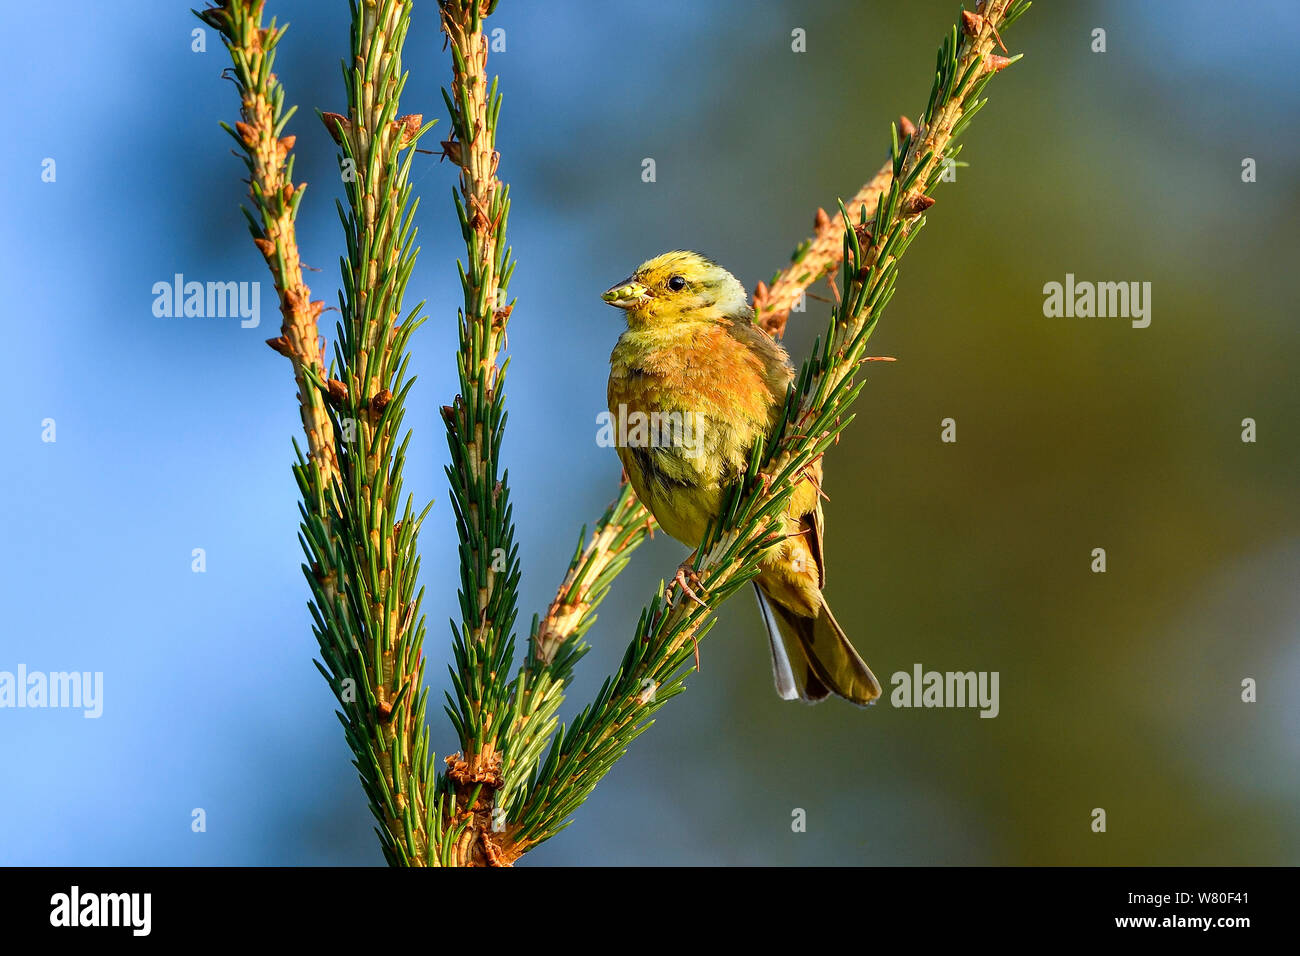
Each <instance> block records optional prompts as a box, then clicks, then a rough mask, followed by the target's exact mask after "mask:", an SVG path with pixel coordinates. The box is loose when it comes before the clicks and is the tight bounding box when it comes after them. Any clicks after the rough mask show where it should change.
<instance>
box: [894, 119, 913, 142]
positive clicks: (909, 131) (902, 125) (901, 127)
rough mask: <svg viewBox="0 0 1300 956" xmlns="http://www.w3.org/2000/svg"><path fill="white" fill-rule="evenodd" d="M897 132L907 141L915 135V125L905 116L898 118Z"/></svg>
mask: <svg viewBox="0 0 1300 956" xmlns="http://www.w3.org/2000/svg"><path fill="white" fill-rule="evenodd" d="M898 131H899V132H900V133H902V134H903V135H904V136H906V137H907V138H908V139H911V138H912V137H913V136H915V135H916V124H915V123H913V122H912V121H911V120H910V119H908V118H907V117H906V116H900V117H899V118H898Z"/></svg>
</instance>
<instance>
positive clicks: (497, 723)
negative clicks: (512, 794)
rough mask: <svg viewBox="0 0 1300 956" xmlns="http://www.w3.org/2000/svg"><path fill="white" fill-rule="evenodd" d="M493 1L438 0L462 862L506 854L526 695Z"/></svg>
mask: <svg viewBox="0 0 1300 956" xmlns="http://www.w3.org/2000/svg"><path fill="white" fill-rule="evenodd" d="M495 6H496V3H495V0H439V10H440V15H441V25H442V31H443V33H444V34H445V35H446V37H447V43H448V46H449V47H450V49H451V55H452V78H451V88H450V90H447V89H444V90H443V99H444V100H445V102H446V105H447V110H448V112H449V114H450V116H451V127H452V133H451V136H450V137H449V138H448V139H447V140H446V141H444V142H443V144H442V145H443V153H444V155H445V156H447V157H448V158H449V159H451V160H452V162H454V163H455V164H456V165H458V166H459V167H460V177H459V191H458V192H453V201H454V203H455V207H456V215H457V218H458V220H459V222H460V228H461V235H462V237H463V239H464V241H465V251H466V258H465V262H464V263H463V264H460V281H461V287H462V290H463V292H464V304H463V306H462V308H461V309H460V313H459V317H458V327H459V344H460V348H459V352H458V355H457V371H458V373H459V378H460V392H459V394H458V395H457V396H456V398H455V400H454V401H453V403H452V404H451V405H449V406H445V407H444V408H443V410H442V415H443V420H444V422H445V423H446V426H447V442H448V446H449V448H450V450H451V465H450V466H449V467H448V468H447V478H448V481H449V483H450V485H451V492H452V497H451V500H452V506H453V508H454V509H455V512H456V530H457V534H458V536H459V540H460V577H461V581H460V604H461V623H460V625H459V627H457V626H455V625H453V650H454V654H455V658H456V667H455V669H454V671H453V673H452V681H453V684H454V685H455V691H456V693H455V696H454V697H453V696H451V695H448V706H447V708H446V710H447V713H448V715H449V716H450V717H451V720H452V723H453V724H454V725H455V727H456V732H457V734H458V736H459V738H460V746H461V753H460V754H457V755H454V756H453V757H449V758H448V760H447V764H448V768H447V778H448V781H449V790H450V791H451V792H452V793H453V795H454V800H455V812H456V814H457V815H458V819H459V820H460V821H461V825H462V827H463V832H462V833H461V835H460V837H459V838H458V839H457V841H456V842H455V849H454V850H453V856H454V857H455V858H456V860H457V861H458V862H462V863H479V862H487V863H494V862H500V861H499V860H498V857H497V854H496V852H495V848H494V844H493V841H492V836H491V835H490V834H491V833H492V826H491V823H492V820H491V811H492V809H493V807H494V806H495V802H496V791H498V790H500V789H501V788H502V787H503V786H504V782H505V778H504V775H503V768H504V767H505V766H506V765H507V764H508V762H509V755H507V754H506V753H505V752H504V751H505V749H506V747H507V741H506V739H505V737H506V734H507V732H508V731H509V730H510V729H511V728H512V726H514V725H515V723H516V720H517V719H518V718H516V717H514V716H512V715H513V713H514V709H515V708H516V707H517V706H518V703H519V702H518V701H517V700H512V694H511V687H510V683H511V682H510V665H511V662H512V660H513V658H514V650H515V642H514V624H515V617H516V615H517V613H518V595H517V589H518V584H519V556H518V548H517V546H516V544H515V529H514V520H513V515H512V508H511V504H510V489H509V474H508V473H506V472H500V471H499V464H500V455H501V442H502V438H503V435H504V431H505V424H506V413H505V392H504V388H505V374H506V367H507V365H508V362H507V361H501V360H500V357H501V353H502V350H503V349H504V347H505V340H506V325H507V322H508V320H509V318H510V313H511V312H512V311H513V309H514V303H513V302H509V301H507V286H508V284H509V282H510V275H511V273H512V272H513V271H514V263H513V262H512V261H511V256H510V249H509V247H508V246H507V245H506V240H505V234H506V222H507V218H508V216H509V212H510V190H509V187H507V186H506V185H504V184H503V183H502V182H501V181H500V179H498V178H497V175H496V173H497V166H498V163H499V161H500V156H499V154H498V153H497V150H496V123H497V117H498V116H499V114H500V110H501V96H500V94H499V93H498V92H497V84H496V80H495V79H494V80H493V81H492V84H491V86H490V87H489V85H488V79H487V54H488V40H487V37H486V36H485V35H484V33H483V18H484V17H485V16H487V15H488V14H489V13H491V11H492V10H493V9H494V8H495ZM505 862H509V861H508V860H507V861H505Z"/></svg>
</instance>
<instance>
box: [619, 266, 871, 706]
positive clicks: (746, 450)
mask: <svg viewBox="0 0 1300 956" xmlns="http://www.w3.org/2000/svg"><path fill="white" fill-rule="evenodd" d="M603 298H604V299H605V301H606V302H608V303H610V304H611V305H615V306H617V307H619V308H622V309H624V310H625V311H626V312H627V320H628V328H627V331H626V332H624V333H623V334H622V336H621V337H620V338H619V340H618V344H617V345H616V346H615V347H614V352H613V354H612V355H611V356H610V375H609V408H610V413H611V415H612V416H613V418H614V420H615V421H616V422H619V423H621V424H623V425H629V426H631V427H627V428H625V429H621V430H620V431H619V434H620V435H623V436H626V437H627V440H626V441H619V442H616V447H617V450H618V455H619V458H620V459H621V460H622V462H623V467H624V470H625V471H626V472H627V475H628V480H629V481H631V483H632V487H633V489H635V491H636V493H637V497H638V498H639V499H640V500H641V502H642V504H644V505H645V506H646V507H647V508H648V509H649V510H650V512H651V514H653V515H654V516H655V519H656V520H657V521H658V522H659V524H660V526H661V527H663V529H664V530H665V531H667V532H668V533H669V534H670V535H672V536H673V537H674V538H676V539H677V540H678V541H681V542H682V543H684V544H686V545H687V546H688V547H692V548H693V547H696V546H697V545H698V544H699V543H700V539H701V538H703V536H704V531H705V528H706V526H707V524H708V522H709V520H710V519H712V518H714V517H716V516H717V514H718V512H719V511H720V510H721V506H722V500H723V496H724V494H725V492H726V490H727V488H728V486H729V485H731V484H732V483H733V482H735V481H736V480H737V479H739V478H740V477H741V476H742V475H743V474H744V472H745V468H746V466H747V464H748V462H749V455H750V450H751V449H752V448H753V446H754V443H755V442H756V441H758V440H760V439H764V438H766V437H767V435H768V434H769V432H770V430H771V429H772V427H773V425H774V418H775V416H776V415H777V414H778V413H779V408H780V402H781V401H783V400H784V397H785V393H786V387H787V386H788V384H789V382H790V380H791V378H792V376H793V372H792V371H791V369H790V365H789V360H788V358H787V356H786V353H785V350H784V349H783V348H781V346H780V345H778V344H777V343H776V342H775V341H774V340H773V339H772V338H771V337H769V336H768V335H767V333H765V332H763V331H762V330H761V329H759V328H758V327H757V326H755V325H754V323H753V312H752V311H751V310H750V308H749V305H748V302H747V299H746V295H745V290H744V287H743V286H741V284H740V283H739V282H738V281H737V280H736V278H735V277H734V276H732V275H731V273H729V272H727V271H726V270H725V269H723V268H721V267H720V266H718V265H716V264H715V263H713V262H711V261H710V260H708V259H706V258H704V257H703V256H700V255H698V254H697V253H693V252H669V253H665V254H664V255H661V256H658V257H656V258H654V259H651V260H650V261H648V262H646V263H644V264H643V265H641V266H640V267H639V268H638V269H637V271H636V272H635V273H633V274H632V275H631V276H630V277H629V278H628V279H625V280H624V281H623V282H621V283H619V284H617V285H615V286H614V287H613V288H611V289H610V290H609V291H608V292H606V293H605V294H604V296H603ZM646 422H649V423H650V425H649V426H647V427H645V428H639V427H637V426H640V425H642V424H644V423H646ZM634 423H635V424H634ZM656 423H658V424H656ZM820 483H821V465H820V463H818V464H817V465H816V466H814V468H812V469H810V470H809V473H808V476H807V477H806V478H805V479H803V480H802V481H800V483H799V484H798V485H797V486H796V488H795V491H794V495H793V496H792V498H791V501H790V506H789V508H788V509H787V511H786V515H785V523H786V532H787V534H786V538H785V540H784V541H783V542H782V543H781V544H780V545H778V546H776V547H774V548H772V549H771V550H770V551H769V552H768V553H767V554H766V555H765V556H764V558H763V561H762V563H761V573H760V575H759V577H758V578H757V579H755V589H756V591H757V593H758V598H759V605H760V608H761V609H762V612H763V619H764V623H765V624H766V626H767V629H768V636H769V640H770V642H771V650H772V668H773V675H774V678H775V680H776V685H777V692H778V693H779V694H780V695H781V696H782V697H784V698H786V699H792V698H795V697H801V698H803V699H804V700H810V701H816V700H821V699H823V698H824V697H826V696H827V695H828V694H830V693H835V694H838V695H839V696H841V697H844V698H845V699H847V700H851V701H853V702H854V703H856V704H867V703H869V702H870V701H872V700H873V699H875V698H876V697H878V696H880V685H879V683H878V682H877V681H876V678H875V677H874V676H873V675H872V673H871V671H870V669H869V668H868V667H867V665H866V664H865V663H864V662H863V661H862V658H861V657H860V656H859V655H858V653H857V651H855V650H854V649H853V646H852V645H851V644H850V643H849V641H848V638H847V637H845V635H844V632H843V630H841V629H840V626H839V624H838V623H836V621H835V618H834V617H833V616H832V614H831V611H830V608H829V607H828V606H827V605H826V601H825V598H824V597H823V596H822V592H821V588H822V586H823V585H824V583H825V577H826V576H825V564H824V561H823V557H822V511H821V504H820V502H819V500H818V488H819V486H820Z"/></svg>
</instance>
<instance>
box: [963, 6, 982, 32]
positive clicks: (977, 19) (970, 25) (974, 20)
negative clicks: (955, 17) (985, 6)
mask: <svg viewBox="0 0 1300 956" xmlns="http://www.w3.org/2000/svg"><path fill="white" fill-rule="evenodd" d="M983 26H984V18H983V17H982V16H980V15H979V14H978V13H971V12H970V11H969V10H963V11H962V12H961V28H962V32H964V33H965V34H966V35H967V36H972V37H973V36H975V35H976V34H977V33H979V32H980V30H981V29H982V28H983Z"/></svg>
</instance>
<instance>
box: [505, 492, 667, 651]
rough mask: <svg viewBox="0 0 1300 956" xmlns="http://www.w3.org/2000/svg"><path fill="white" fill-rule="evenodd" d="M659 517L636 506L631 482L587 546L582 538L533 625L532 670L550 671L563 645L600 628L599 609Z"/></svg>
mask: <svg viewBox="0 0 1300 956" xmlns="http://www.w3.org/2000/svg"><path fill="white" fill-rule="evenodd" d="M654 528H655V523H654V518H653V517H652V516H651V514H650V512H649V511H648V510H647V509H646V507H645V506H644V505H642V504H641V503H640V502H639V501H637V498H636V493H635V492H633V491H632V486H631V485H630V484H628V483H627V481H626V479H625V480H624V481H623V482H622V484H621V485H620V487H619V494H618V497H617V498H615V499H614V501H613V502H611V503H610V506H609V507H608V508H607V509H606V510H605V513H604V514H603V515H601V516H600V518H599V520H597V522H596V525H595V528H594V530H593V531H592V533H591V538H590V540H588V541H587V544H586V545H585V546H584V545H583V540H584V539H585V537H586V534H587V529H586V528H585V527H584V528H583V529H582V531H581V533H579V535H578V550H577V552H576V553H575V554H574V556H573V560H572V561H570V562H569V570H568V572H567V573H566V574H565V576H564V580H563V581H561V582H560V587H559V590H558V591H556V593H555V599H554V600H553V601H551V604H550V606H549V607H548V608H547V609H546V614H545V615H544V616H543V617H542V619H541V621H540V622H534V626H533V633H532V640H531V642H530V646H529V654H528V666H530V667H538V666H542V667H549V666H551V665H553V664H554V663H555V658H556V655H557V654H558V653H559V651H560V649H561V648H562V647H564V645H565V644H566V643H567V642H569V641H572V640H578V639H580V638H581V637H582V635H583V634H585V633H586V632H587V630H588V629H589V628H590V627H591V625H593V624H595V623H596V615H595V610H596V607H597V605H599V604H600V602H601V601H603V600H604V598H605V595H606V594H607V593H608V592H609V587H610V585H611V584H612V583H613V581H614V578H615V577H617V576H618V574H619V572H620V571H622V570H623V568H624V567H626V565H627V562H628V560H629V559H630V558H631V552H632V550H633V549H634V548H636V547H637V545H639V544H640V543H641V542H642V541H644V540H645V539H646V538H648V537H651V536H652V535H653V534H654Z"/></svg>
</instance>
